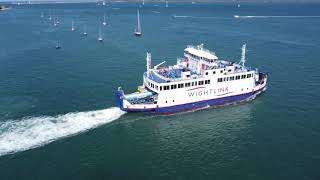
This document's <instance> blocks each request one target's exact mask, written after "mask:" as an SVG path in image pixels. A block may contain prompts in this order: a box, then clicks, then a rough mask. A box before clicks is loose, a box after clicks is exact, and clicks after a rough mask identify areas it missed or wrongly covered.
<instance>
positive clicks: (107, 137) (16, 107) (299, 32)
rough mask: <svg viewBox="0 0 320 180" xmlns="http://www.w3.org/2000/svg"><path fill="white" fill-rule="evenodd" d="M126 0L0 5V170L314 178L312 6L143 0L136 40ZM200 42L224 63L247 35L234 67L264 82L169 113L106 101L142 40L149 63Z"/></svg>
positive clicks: (138, 58) (136, 74) (128, 81)
mask: <svg viewBox="0 0 320 180" xmlns="http://www.w3.org/2000/svg"><path fill="white" fill-rule="evenodd" d="M154 5H158V6H154ZM137 7H138V4H134V3H131V4H126V3H118V4H113V5H111V6H107V7H102V6H97V5H95V4H56V5H54V4H51V5H21V6H15V7H14V9H12V10H10V11H3V12H0V27H1V28H0V173H1V179H124V178H126V179H299V180H300V179H317V178H319V177H320V174H319V173H318V169H319V165H318V164H319V162H320V153H319V152H320V141H319V139H320V133H319V131H320V123H319V117H318V112H319V110H320V109H319V103H320V97H319V95H318V92H319V91H320V87H319V86H320V83H319V82H320V73H319V70H320V68H319V64H320V63H319V57H320V51H319V50H320V34H319V32H320V12H319V11H318V10H319V8H320V5H319V4H243V5H241V8H237V7H236V5H231V4H199V3H198V4H196V5H190V4H182V3H180V4H174V3H170V4H169V8H164V3H163V4H160V3H158V4H155V3H154V4H146V5H145V6H144V7H141V9H140V13H141V24H142V30H143V33H144V34H143V37H142V38H136V37H134V36H133V30H134V26H135V22H136V19H135V18H136V9H137ZM41 12H43V13H44V16H45V17H44V18H41V17H40V15H41ZM49 14H51V15H52V16H57V17H58V19H59V21H60V24H59V25H58V26H57V27H54V26H53V23H52V21H49V20H48V18H49V16H48V15H49ZM104 14H106V16H107V17H108V18H107V20H108V25H107V26H106V27H103V26H101V20H102V19H103V15H104ZM235 15H237V16H235ZM72 20H74V22H75V27H76V31H75V32H71V21H72ZM84 24H86V26H87V32H88V36H87V37H85V36H83V35H82V34H81V33H82V31H83V26H84ZM100 27H101V28H102V31H103V37H104V42H103V43H98V42H97V36H98V31H99V28H100ZM56 43H60V44H61V46H62V49H60V50H56V49H55V45H56ZM200 43H204V44H205V45H206V46H207V47H208V48H209V49H211V50H214V51H216V53H217V55H218V57H220V58H222V59H228V60H234V61H238V60H239V59H240V48H241V45H242V44H243V43H247V47H248V49H249V52H248V65H250V66H252V67H258V68H259V69H261V70H263V71H265V72H267V73H268V74H269V86H268V90H267V92H266V93H265V94H263V95H262V96H259V97H258V98H256V99H255V100H254V101H250V102H246V103H238V104H235V105H229V106H223V107H219V108H214V109H209V110H200V111H196V112H191V113H182V114H178V115H172V116H157V115H145V114H128V113H127V114H125V113H123V112H121V111H120V110H119V109H118V108H115V107H114V106H115V102H114V97H115V95H114V93H115V90H116V89H117V87H118V86H122V87H123V89H125V91H128V92H130V91H134V90H135V89H136V86H137V85H139V84H140V83H141V81H142V76H141V75H142V72H143V71H144V69H145V60H144V59H145V53H146V52H147V51H150V52H151V53H152V55H153V61H154V64H156V63H160V62H162V61H163V60H166V61H167V62H168V63H170V64H172V63H175V59H176V57H178V56H182V55H183V48H184V47H185V46H186V45H187V44H194V45H196V44H200Z"/></svg>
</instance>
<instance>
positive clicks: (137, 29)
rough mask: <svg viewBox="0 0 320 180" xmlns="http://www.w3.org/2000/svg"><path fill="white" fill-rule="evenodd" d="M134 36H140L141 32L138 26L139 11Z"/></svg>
mask: <svg viewBox="0 0 320 180" xmlns="http://www.w3.org/2000/svg"><path fill="white" fill-rule="evenodd" d="M134 35H136V36H141V35H142V32H141V25H140V14H139V9H138V11H137V28H136V29H135V31H134Z"/></svg>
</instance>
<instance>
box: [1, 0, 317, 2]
mask: <svg viewBox="0 0 320 180" xmlns="http://www.w3.org/2000/svg"><path fill="white" fill-rule="evenodd" d="M7 1H15V2H17V1H23V2H26V1H28V0H0V3H1V2H7ZM32 1H42V2H43V1H53V2H54V1H66V2H73V1H74V2H83V1H86V2H89V1H90V2H97V1H99V0H31V2H32ZM105 1H106V2H112V1H129V2H130V1H132V2H137V1H141V0H105ZM144 1H145V2H148V1H152V2H159V1H162V2H164V1H165V0H144ZM168 1H169V2H170V0H168ZM171 1H174V2H183V1H186V2H188V1H190V2H191V1H196V2H234V1H237V2H265V1H267V2H277V3H281V2H306V3H307V2H319V3H320V0H171Z"/></svg>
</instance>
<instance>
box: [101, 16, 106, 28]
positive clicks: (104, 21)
mask: <svg viewBox="0 0 320 180" xmlns="http://www.w3.org/2000/svg"><path fill="white" fill-rule="evenodd" d="M102 24H103V25H104V26H105V25H107V21H106V15H104V16H103V22H102Z"/></svg>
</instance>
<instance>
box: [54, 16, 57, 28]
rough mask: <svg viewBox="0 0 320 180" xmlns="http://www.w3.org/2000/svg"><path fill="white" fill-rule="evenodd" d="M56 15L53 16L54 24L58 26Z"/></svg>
mask: <svg viewBox="0 0 320 180" xmlns="http://www.w3.org/2000/svg"><path fill="white" fill-rule="evenodd" d="M57 25H58V24H57V22H56V17H53V26H57Z"/></svg>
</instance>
